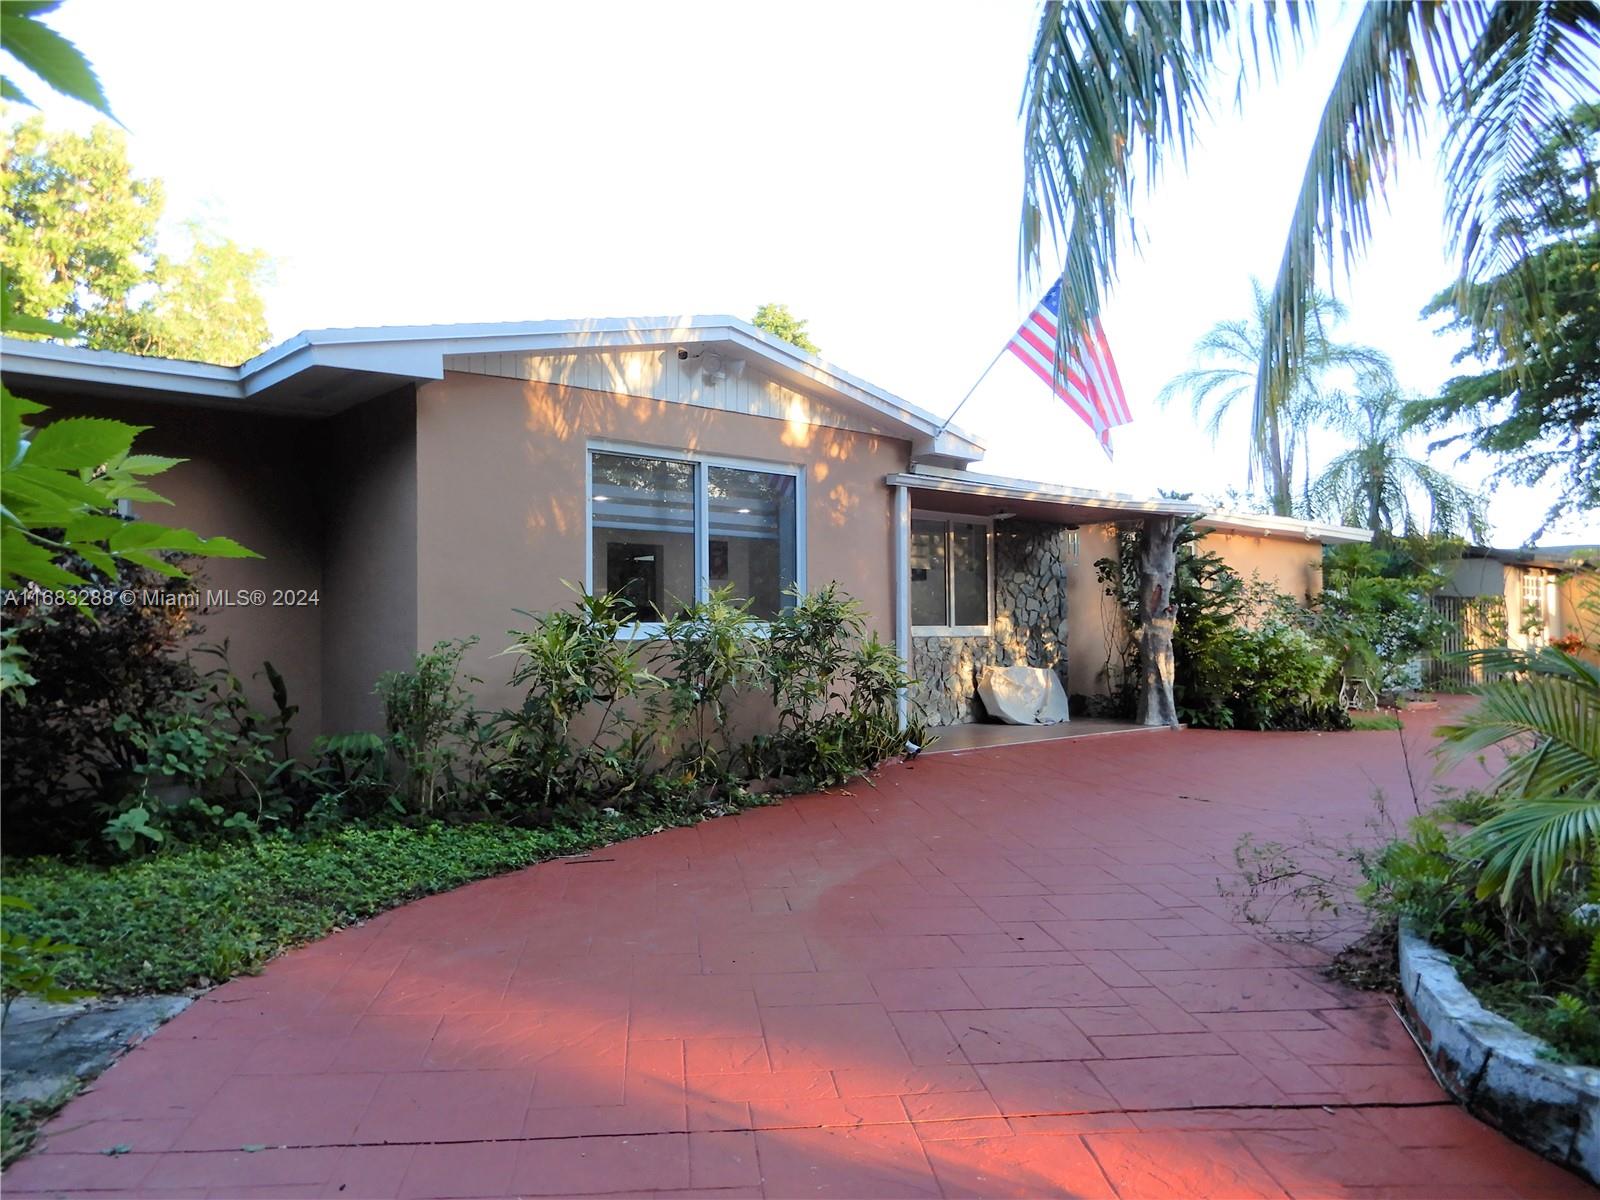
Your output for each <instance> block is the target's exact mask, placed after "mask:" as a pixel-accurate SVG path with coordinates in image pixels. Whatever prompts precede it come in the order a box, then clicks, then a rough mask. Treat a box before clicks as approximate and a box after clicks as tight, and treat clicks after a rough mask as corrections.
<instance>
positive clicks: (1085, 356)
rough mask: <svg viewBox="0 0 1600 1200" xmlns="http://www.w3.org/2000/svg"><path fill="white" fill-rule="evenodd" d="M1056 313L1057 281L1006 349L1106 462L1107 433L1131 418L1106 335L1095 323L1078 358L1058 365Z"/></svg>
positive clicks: (1108, 452)
mask: <svg viewBox="0 0 1600 1200" xmlns="http://www.w3.org/2000/svg"><path fill="white" fill-rule="evenodd" d="M1060 311H1061V284H1060V282H1059V281H1057V283H1056V285H1055V286H1054V287H1052V288H1051V289H1050V290H1049V291H1048V292H1046V293H1045V296H1044V299H1043V300H1041V301H1039V307H1038V308H1036V309H1034V310H1033V312H1031V313H1030V314H1028V319H1027V320H1026V321H1024V322H1023V323H1022V328H1021V329H1019V330H1017V336H1016V337H1014V338H1012V339H1011V343H1010V344H1009V345H1008V346H1007V347H1006V349H1007V350H1010V351H1011V353H1013V354H1015V355H1016V356H1017V357H1018V358H1020V359H1021V360H1022V361H1023V362H1025V363H1027V364H1028V367H1029V369H1030V370H1031V371H1033V373H1034V374H1035V375H1037V376H1038V377H1039V378H1040V379H1042V380H1044V381H1045V382H1046V383H1048V384H1049V385H1050V387H1051V390H1053V391H1054V392H1055V394H1056V395H1057V396H1060V397H1061V399H1062V400H1064V401H1065V402H1066V405H1067V407H1068V408H1070V409H1071V410H1072V411H1073V412H1075V413H1077V414H1078V416H1079V417H1080V418H1082V420H1083V423H1084V424H1085V425H1087V426H1088V427H1089V428H1090V429H1092V430H1094V435H1095V437H1096V438H1098V439H1099V442H1100V448H1101V449H1102V450H1104V451H1105V452H1106V457H1107V458H1110V457H1111V430H1112V428H1113V427H1114V426H1117V425H1126V424H1127V423H1128V422H1129V421H1131V420H1133V414H1132V413H1130V412H1129V411H1128V399H1127V397H1126V396H1124V395H1123V394H1122V381H1121V380H1120V379H1119V378H1117V364H1116V361H1115V360H1114V359H1113V358H1112V357H1111V346H1110V345H1109V344H1108V343H1107V342H1106V331H1105V330H1104V329H1102V328H1101V327H1100V322H1099V321H1098V320H1096V321H1095V323H1094V328H1092V329H1086V330H1084V336H1083V337H1082V339H1081V340H1080V351H1079V353H1078V354H1076V355H1073V356H1072V357H1069V358H1063V359H1057V358H1056V324H1057V315H1056V314H1058V313H1059V312H1060Z"/></svg>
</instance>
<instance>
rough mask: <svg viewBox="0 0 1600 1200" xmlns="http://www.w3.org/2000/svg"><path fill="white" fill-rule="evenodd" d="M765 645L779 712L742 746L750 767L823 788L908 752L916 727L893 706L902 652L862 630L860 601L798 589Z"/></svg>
mask: <svg viewBox="0 0 1600 1200" xmlns="http://www.w3.org/2000/svg"><path fill="white" fill-rule="evenodd" d="M762 650H763V657H764V665H765V673H766V679H767V683H768V686H769V687H770V688H771V695H772V702H773V707H774V708H776V709H777V712H778V720H777V727H776V728H775V730H774V731H773V732H771V733H768V734H758V735H756V736H755V737H753V738H752V739H751V740H750V742H749V744H748V745H747V746H746V748H745V761H746V769H747V770H748V772H749V774H751V775H752V776H755V777H757V778H776V779H783V780H789V781H791V784H792V785H793V786H797V787H826V786H829V785H831V784H835V783H839V782H842V781H843V780H845V779H848V778H850V777H851V776H853V775H857V774H860V773H861V772H862V771H864V770H867V769H869V768H870V767H873V766H875V765H877V764H878V763H880V762H882V761H883V760H884V759H886V758H889V757H891V756H893V755H895V754H899V753H902V752H903V751H904V750H905V746H906V741H907V739H908V737H910V736H911V733H912V731H910V730H906V729H902V728H901V727H900V721H899V717H898V713H897V710H896V700H897V698H898V695H899V692H900V689H901V688H903V687H905V686H906V684H907V682H908V677H907V676H906V673H905V670H904V667H903V665H902V664H901V662H900V656H899V654H898V653H897V652H896V651H895V649H894V648H893V647H892V646H886V645H885V644H884V643H883V642H882V641H881V640H880V639H879V638H878V636H877V634H875V633H874V634H870V635H867V634H866V615H865V613H864V611H863V610H862V608H861V605H860V604H859V603H857V602H856V601H855V600H853V599H851V598H850V597H849V596H846V595H845V594H844V593H843V592H841V591H840V590H839V589H838V587H837V586H836V585H834V584H829V585H828V586H827V587H825V588H823V589H821V590H820V591H816V592H812V593H809V594H800V593H796V594H795V603H794V604H793V605H792V606H791V607H789V608H786V609H785V610H784V611H783V612H781V613H780V614H779V615H778V616H777V617H775V618H774V619H773V621H772V622H771V624H770V626H769V628H768V632H767V639H766V642H765V644H764V646H763V647H762ZM918 732H919V733H920V731H918ZM913 740H916V739H913ZM922 740H924V741H925V740H926V739H925V737H923V739H922ZM919 744H920V742H919Z"/></svg>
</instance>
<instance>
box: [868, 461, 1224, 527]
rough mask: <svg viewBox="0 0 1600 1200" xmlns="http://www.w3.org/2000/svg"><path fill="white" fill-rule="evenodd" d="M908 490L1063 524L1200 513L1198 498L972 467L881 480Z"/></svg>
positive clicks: (965, 506) (933, 502)
mask: <svg viewBox="0 0 1600 1200" xmlns="http://www.w3.org/2000/svg"><path fill="white" fill-rule="evenodd" d="M886 482H888V483H889V484H891V485H893V486H897V487H906V488H909V489H910V490H911V493H912V500H913V501H914V502H916V503H918V504H921V505H923V506H925V507H928V508H938V509H942V510H944V511H946V512H956V513H971V514H972V515H973V516H994V515H996V514H997V513H1002V512H1006V513H1011V514H1013V515H1014V516H1018V517H1025V518H1032V519H1034V520H1039V521H1054V522H1057V523H1060V524H1065V525H1095V524H1100V523H1103V522H1106V521H1122V520H1132V519H1135V518H1138V517H1152V516H1174V517H1199V516H1201V515H1202V514H1203V513H1204V512H1205V511H1206V509H1205V506H1204V505H1201V504H1191V503H1189V502H1188V501H1186V500H1166V499H1143V498H1140V497H1138V496H1133V495H1129V494H1127V493H1124V492H1097V491H1093V490H1091V489H1089V488H1074V487H1067V486H1065V485H1064V484H1059V483H1043V482H1039V481H1035V480H1030V479H1008V478H1005V477H1003V476H999V475H979V474H977V473H975V472H972V471H958V470H949V469H945V468H940V467H918V468H917V469H916V470H915V471H907V472H902V473H899V474H895V475H890V476H889V477H888V479H887V480H886Z"/></svg>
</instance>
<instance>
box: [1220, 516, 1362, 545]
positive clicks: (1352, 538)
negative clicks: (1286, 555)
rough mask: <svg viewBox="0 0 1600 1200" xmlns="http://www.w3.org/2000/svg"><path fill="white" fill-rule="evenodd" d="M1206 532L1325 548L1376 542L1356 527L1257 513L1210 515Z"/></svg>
mask: <svg viewBox="0 0 1600 1200" xmlns="http://www.w3.org/2000/svg"><path fill="white" fill-rule="evenodd" d="M1199 525H1200V527H1201V528H1202V529H1211V530H1215V531H1216V532H1218V533H1242V534H1246V535H1249V536H1253V537H1282V538H1299V539H1300V540H1301V541H1306V542H1321V543H1322V544H1323V545H1325V546H1352V545H1358V544H1363V543H1366V542H1370V541H1372V530H1370V529H1358V528H1356V527H1355V526H1353V525H1323V524H1320V523H1318V522H1316V521H1302V520H1300V519H1298V518H1297V517H1275V516H1260V515H1257V514H1255V513H1208V514H1207V515H1206V516H1204V517H1202V518H1200V521H1199Z"/></svg>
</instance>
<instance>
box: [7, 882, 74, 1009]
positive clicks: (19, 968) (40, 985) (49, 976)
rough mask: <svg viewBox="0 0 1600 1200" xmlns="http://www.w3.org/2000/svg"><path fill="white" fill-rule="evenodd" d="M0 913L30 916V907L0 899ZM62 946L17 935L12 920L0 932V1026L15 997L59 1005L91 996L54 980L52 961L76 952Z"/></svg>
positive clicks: (47, 939) (45, 937)
mask: <svg viewBox="0 0 1600 1200" xmlns="http://www.w3.org/2000/svg"><path fill="white" fill-rule="evenodd" d="M0 909H7V910H10V911H11V912H13V913H30V912H33V911H34V909H33V905H31V904H29V903H28V902H27V901H26V900H19V899H18V898H17V897H15V896H0ZM76 949H77V947H76V946H71V945H68V944H66V943H65V942H58V941H56V940H55V939H54V938H52V937H51V936H50V935H49V934H37V935H35V936H32V937H29V936H28V935H26V934H22V933H18V932H17V930H16V929H15V928H14V927H13V926H12V922H11V919H10V918H9V917H8V918H7V919H6V928H5V929H3V930H0V994H3V995H4V997H5V1000H4V1008H3V1010H0V1024H4V1022H5V1018H6V1017H9V1016H10V1015H11V1002H12V1001H13V1000H15V999H16V998H17V997H18V996H35V997H37V998H38V999H40V1000H49V1001H53V1002H56V1003H61V1002H63V1001H68V1000H79V999H82V998H83V997H84V996H87V995H89V994H90V993H88V992H84V991H76V990H74V989H72V988H69V987H65V986H63V985H62V983H61V981H60V979H58V978H57V976H56V971H55V968H54V965H53V964H54V961H55V960H56V959H58V958H60V957H61V956H62V955H64V954H71V953H72V952H73V951H74V950H76Z"/></svg>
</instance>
